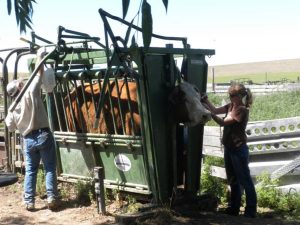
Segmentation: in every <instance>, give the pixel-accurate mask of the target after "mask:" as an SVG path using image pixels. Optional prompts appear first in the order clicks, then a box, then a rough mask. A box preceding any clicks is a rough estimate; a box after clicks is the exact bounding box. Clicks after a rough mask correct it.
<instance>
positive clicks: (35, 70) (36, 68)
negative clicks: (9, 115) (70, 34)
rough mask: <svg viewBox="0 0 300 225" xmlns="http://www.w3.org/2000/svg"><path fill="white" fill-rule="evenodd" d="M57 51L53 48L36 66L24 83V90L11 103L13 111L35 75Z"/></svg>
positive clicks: (11, 110)
mask: <svg viewBox="0 0 300 225" xmlns="http://www.w3.org/2000/svg"><path fill="white" fill-rule="evenodd" d="M54 51H55V49H53V50H52V51H51V52H49V53H48V54H47V55H46V56H45V57H44V58H43V59H42V60H41V61H40V62H39V64H38V65H37V66H36V67H35V69H34V71H33V72H32V74H31V75H30V77H29V79H28V81H27V82H26V84H25V85H24V87H23V88H22V90H21V91H20V93H19V94H18V96H17V97H16V99H15V100H14V102H13V103H12V104H11V106H10V107H9V111H10V112H13V111H14V110H15V108H16V106H17V105H18V103H19V102H20V100H21V98H22V97H23V95H24V93H25V92H26V90H27V88H28V87H29V85H30V84H31V82H32V81H33V79H34V77H35V76H36V74H37V73H38V71H39V69H40V67H41V66H42V65H43V64H44V62H46V60H47V59H48V58H49V57H50V55H51V54H52V53H53V52H54Z"/></svg>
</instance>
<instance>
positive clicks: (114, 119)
mask: <svg viewBox="0 0 300 225" xmlns="http://www.w3.org/2000/svg"><path fill="white" fill-rule="evenodd" d="M110 85H111V84H110V81H108V82H107V88H108V95H107V96H108V100H109V105H110V111H111V112H110V113H111V118H112V120H113V125H114V130H115V132H114V133H115V134H118V129H117V126H116V118H115V113H114V105H113V103H112V100H111V93H112V90H111V86H110ZM113 88H114V87H113ZM100 98H105V95H104V96H100ZM105 123H106V121H105ZM106 127H108V126H107V124H106Z"/></svg>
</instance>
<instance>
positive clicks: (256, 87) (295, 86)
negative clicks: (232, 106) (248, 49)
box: [207, 83, 300, 94]
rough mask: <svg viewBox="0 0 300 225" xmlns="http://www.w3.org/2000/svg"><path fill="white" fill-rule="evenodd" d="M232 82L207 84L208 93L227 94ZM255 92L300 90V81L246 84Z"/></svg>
mask: <svg viewBox="0 0 300 225" xmlns="http://www.w3.org/2000/svg"><path fill="white" fill-rule="evenodd" d="M229 86H230V83H228V84H215V85H213V84H211V83H209V84H207V93H216V94H227V91H228V88H229ZM245 86H246V87H248V88H250V90H251V91H252V93H254V94H271V93H274V92H278V91H296V90H300V83H284V84H252V85H249V84H245Z"/></svg>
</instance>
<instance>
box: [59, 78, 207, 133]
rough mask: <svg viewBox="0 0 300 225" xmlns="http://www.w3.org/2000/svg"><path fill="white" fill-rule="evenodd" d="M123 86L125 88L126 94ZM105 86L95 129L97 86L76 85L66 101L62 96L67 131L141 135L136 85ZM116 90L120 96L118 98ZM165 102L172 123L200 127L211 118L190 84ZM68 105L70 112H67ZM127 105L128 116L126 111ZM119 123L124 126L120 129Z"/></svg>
mask: <svg viewBox="0 0 300 225" xmlns="http://www.w3.org/2000/svg"><path fill="white" fill-rule="evenodd" d="M126 83H127V84H128V91H127V87H126ZM101 85H102V84H101ZM108 86H109V87H110V88H107V89H106V92H105V96H104V98H105V100H104V105H103V108H102V110H101V113H100V118H99V124H98V126H97V128H94V123H95V114H96V113H95V111H96V109H97V107H95V105H96V104H98V102H99V97H100V93H101V88H102V87H100V85H99V84H98V83H94V84H92V85H90V84H89V83H86V84H84V88H82V86H81V85H79V86H78V87H77V88H76V89H74V90H73V91H72V92H71V93H70V97H69V96H66V98H65V106H66V117H67V124H68V127H69V131H72V132H80V133H100V134H121V135H122V134H126V135H140V134H141V130H140V123H141V118H140V115H139V113H138V104H137V93H136V89H137V86H136V83H135V82H133V81H128V82H125V80H123V79H119V80H118V82H117V83H116V82H115V81H110V83H109V85H108ZM117 87H118V90H119V93H120V96H119V97H118V92H117ZM82 89H83V90H82ZM92 89H93V90H92ZM108 90H110V91H108ZM83 92H84V95H83V94H82V93H83ZM109 95H110V98H109ZM93 96H94V99H93ZM118 99H119V100H118ZM169 101H170V106H171V112H172V114H173V118H174V122H177V123H180V122H181V123H184V124H185V125H187V126H195V125H197V124H199V123H202V124H204V123H206V122H207V121H208V120H210V118H211V116H210V113H209V111H207V110H206V109H205V108H204V107H203V106H202V104H201V102H200V93H199V90H198V89H197V88H196V86H194V85H192V84H189V83H187V82H183V83H181V84H180V85H178V86H177V87H175V88H174V89H173V91H172V92H171V94H170V96H169ZM70 103H71V106H72V108H70ZM129 104H130V108H131V112H132V114H131V112H130V110H129ZM119 105H120V107H119ZM120 109H121V110H120ZM73 118H74V122H73ZM122 119H123V122H124V126H122Z"/></svg>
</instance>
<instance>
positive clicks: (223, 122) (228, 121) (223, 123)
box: [211, 113, 237, 127]
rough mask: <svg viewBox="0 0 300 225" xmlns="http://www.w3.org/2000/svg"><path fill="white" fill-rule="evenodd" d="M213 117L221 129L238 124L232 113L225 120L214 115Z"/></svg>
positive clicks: (212, 114)
mask: <svg viewBox="0 0 300 225" xmlns="http://www.w3.org/2000/svg"><path fill="white" fill-rule="evenodd" d="M211 117H212V118H213V120H214V121H215V122H216V123H217V124H219V125H220V126H221V127H223V126H226V125H229V124H232V123H235V122H237V121H236V120H235V119H234V118H233V117H232V116H231V113H229V115H227V116H226V117H225V118H224V119H222V118H221V117H219V116H217V115H216V114H214V113H211Z"/></svg>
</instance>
